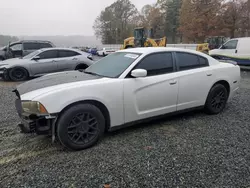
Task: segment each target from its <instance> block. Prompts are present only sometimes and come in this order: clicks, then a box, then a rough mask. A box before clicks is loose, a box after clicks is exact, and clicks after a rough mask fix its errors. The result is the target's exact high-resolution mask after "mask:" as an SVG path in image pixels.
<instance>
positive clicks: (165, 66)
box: [134, 52, 174, 76]
mask: <svg viewBox="0 0 250 188" xmlns="http://www.w3.org/2000/svg"><path fill="white" fill-rule="evenodd" d="M134 69H145V70H147V72H148V76H154V75H160V74H165V73H170V72H173V70H174V66H173V58H172V53H170V52H167V53H157V54H152V55H149V56H148V57H145V58H144V59H143V60H142V61H141V62H140V63H139V64H138V65H136V66H135V68H134Z"/></svg>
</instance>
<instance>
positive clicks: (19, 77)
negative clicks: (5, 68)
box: [9, 67, 29, 81]
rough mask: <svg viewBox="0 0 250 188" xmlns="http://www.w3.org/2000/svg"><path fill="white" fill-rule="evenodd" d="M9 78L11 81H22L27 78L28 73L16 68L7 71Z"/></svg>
mask: <svg viewBox="0 0 250 188" xmlns="http://www.w3.org/2000/svg"><path fill="white" fill-rule="evenodd" d="M9 77H10V79H11V80H13V81H24V80H27V79H28V78H29V73H28V71H27V70H26V69H24V68H22V67H16V68H13V69H11V70H10V71H9Z"/></svg>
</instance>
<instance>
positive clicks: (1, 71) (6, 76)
mask: <svg viewBox="0 0 250 188" xmlns="http://www.w3.org/2000/svg"><path fill="white" fill-rule="evenodd" d="M0 77H2V78H3V79H4V80H9V79H10V78H9V73H8V69H7V68H0Z"/></svg>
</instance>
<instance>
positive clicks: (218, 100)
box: [205, 84, 228, 114]
mask: <svg viewBox="0 0 250 188" xmlns="http://www.w3.org/2000/svg"><path fill="white" fill-rule="evenodd" d="M227 100H228V91H227V89H226V87H225V86H224V85H222V84H216V85H214V86H213V87H212V89H211V90H210V92H209V94H208V97H207V100H206V103H205V111H206V113H208V114H219V113H220V112H222V111H223V110H224V108H225V106H226V103H227Z"/></svg>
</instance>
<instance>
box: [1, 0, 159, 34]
mask: <svg viewBox="0 0 250 188" xmlns="http://www.w3.org/2000/svg"><path fill="white" fill-rule="evenodd" d="M156 1H157V0H131V2H132V3H134V4H135V5H136V7H137V8H138V9H141V8H142V7H143V6H144V5H145V4H152V3H155V2H156ZM113 2H115V0H0V34H6V35H17V36H20V35H75V34H76V35H94V32H93V29H92V25H93V23H94V20H95V18H96V17H97V16H98V15H99V14H100V11H101V10H103V9H104V8H105V7H106V6H108V5H110V4H111V3H113Z"/></svg>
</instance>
